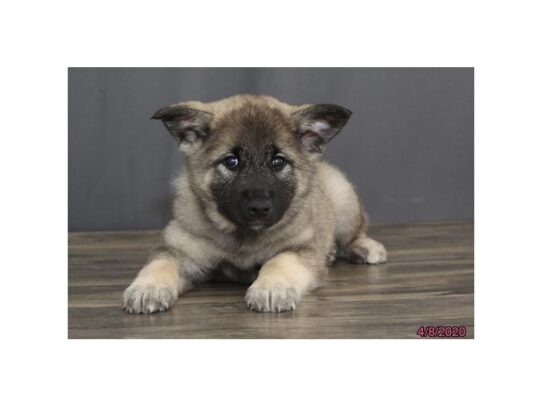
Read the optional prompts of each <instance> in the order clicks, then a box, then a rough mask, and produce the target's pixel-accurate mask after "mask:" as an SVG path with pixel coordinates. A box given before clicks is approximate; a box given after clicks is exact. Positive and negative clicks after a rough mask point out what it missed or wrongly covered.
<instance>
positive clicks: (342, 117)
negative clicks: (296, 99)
mask: <svg viewBox="0 0 542 407" xmlns="http://www.w3.org/2000/svg"><path fill="white" fill-rule="evenodd" d="M351 115H352V112H351V111H350V110H348V109H345V108H344V107H341V106H338V105H313V106H310V107H308V108H305V109H301V110H299V111H297V112H295V113H293V119H294V121H295V124H296V132H297V134H296V136H297V137H298V139H299V141H300V142H301V145H302V146H303V148H305V149H306V150H307V151H309V152H311V153H322V152H323V151H324V147H325V145H326V144H327V143H329V141H331V139H332V138H333V137H335V136H336V135H337V134H338V133H339V132H340V131H341V129H342V128H343V126H344V125H345V124H346V123H347V122H348V119H350V116H351Z"/></svg>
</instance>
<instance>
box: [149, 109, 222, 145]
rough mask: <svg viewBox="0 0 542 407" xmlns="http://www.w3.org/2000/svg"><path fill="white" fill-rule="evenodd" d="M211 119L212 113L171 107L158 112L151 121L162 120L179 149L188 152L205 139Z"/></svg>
mask: <svg viewBox="0 0 542 407" xmlns="http://www.w3.org/2000/svg"><path fill="white" fill-rule="evenodd" d="M212 117H213V115H212V113H209V112H205V111H203V110H197V109H192V108H189V107H186V106H185V105H171V106H167V107H164V108H162V109H160V110H158V111H157V112H156V113H155V114H154V115H153V116H152V117H151V119H156V120H162V122H163V123H164V125H165V126H166V128H167V129H168V130H169V131H170V133H171V134H172V135H173V137H175V140H176V141H177V145H179V148H180V149H181V150H183V151H185V152H189V151H190V150H193V149H194V148H195V147H197V146H198V145H200V144H201V143H202V142H203V141H204V140H205V138H206V137H207V134H208V132H209V125H210V123H211V119H212Z"/></svg>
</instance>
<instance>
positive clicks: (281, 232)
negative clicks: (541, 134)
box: [123, 95, 386, 313]
mask: <svg viewBox="0 0 542 407" xmlns="http://www.w3.org/2000/svg"><path fill="white" fill-rule="evenodd" d="M350 115H351V112H350V111H349V110H347V109H345V108H343V107H341V106H337V105H332V104H323V105H302V106H290V105H288V104H285V103H282V102H280V101H278V100H276V99H274V98H272V97H268V96H252V95H238V96H233V97H230V98H227V99H223V100H220V101H217V102H213V103H201V102H186V103H180V104H175V105H171V106H167V107H164V108H163V109H160V110H158V111H157V112H156V113H155V114H154V116H153V117H152V118H153V119H157V120H161V121H162V122H163V123H164V125H165V127H166V128H167V129H168V130H169V132H170V133H171V134H172V135H173V137H174V138H175V140H176V141H177V144H178V146H179V149H180V150H181V151H183V152H184V153H185V155H186V159H185V162H184V166H183V171H182V173H181V175H180V176H179V177H178V178H177V179H176V181H175V187H176V198H175V203H174V216H173V220H172V221H171V222H170V223H169V225H168V226H167V227H166V229H165V230H164V233H163V246H161V247H160V248H159V249H158V250H157V251H156V253H155V254H154V255H153V256H152V257H151V259H150V261H149V262H148V263H147V264H146V265H145V266H144V267H143V269H142V270H141V271H140V272H139V274H138V276H137V277H136V279H135V280H134V281H133V282H132V284H131V285H130V286H129V287H128V288H127V289H126V290H125V292H124V297H123V308H124V309H125V310H126V311H127V312H129V313H153V312H157V311H165V310H167V309H168V308H170V307H171V306H173V304H174V303H175V300H176V299H177V297H178V296H179V295H180V294H182V293H183V292H185V291H187V290H189V289H191V288H193V287H195V286H197V285H198V284H200V283H202V282H205V281H208V280H209V279H211V278H212V277H213V276H214V275H215V274H216V273H217V271H218V272H220V273H222V274H223V275H224V276H226V277H227V278H228V279H231V280H234V281H241V282H245V283H249V284H250V287H249V288H248V290H247V292H246V296H245V302H246V304H247V306H248V307H249V308H250V309H252V310H254V311H260V312H282V311H292V310H294V309H295V308H296V306H297V305H298V303H299V301H300V300H301V297H302V296H303V295H304V294H305V293H307V292H309V291H311V290H312V289H314V288H316V287H318V286H319V285H320V284H321V283H322V281H323V279H324V277H325V276H326V274H327V272H328V265H329V264H330V263H332V262H333V260H334V259H335V256H340V257H343V258H345V259H346V260H348V261H350V262H353V263H369V264H376V263H382V262H385V261H386V250H385V249H384V246H383V245H382V244H380V243H378V242H376V241H375V240H373V239H371V238H370V237H368V236H367V234H366V231H367V217H366V215H365V212H364V210H363V206H362V204H361V202H360V200H359V199H358V196H357V195H356V192H355V190H354V188H353V186H352V184H350V182H349V181H348V180H347V179H346V177H345V176H344V175H343V174H342V173H341V172H340V171H339V170H338V169H336V168H335V167H333V166H331V165H329V164H327V163H325V162H324V161H322V159H321V155H322V152H323V150H324V147H325V146H326V144H327V143H328V142H329V141H330V140H331V139H332V138H333V137H335V136H336V135H337V133H339V131H340V130H341V128H342V127H343V126H344V125H345V124H346V122H347V121H348V119H349V118H350Z"/></svg>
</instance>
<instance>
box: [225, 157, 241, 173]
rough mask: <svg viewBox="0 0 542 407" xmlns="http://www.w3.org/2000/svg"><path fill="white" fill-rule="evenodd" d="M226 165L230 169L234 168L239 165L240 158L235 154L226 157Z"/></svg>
mask: <svg viewBox="0 0 542 407" xmlns="http://www.w3.org/2000/svg"><path fill="white" fill-rule="evenodd" d="M224 165H225V166H226V167H228V168H229V169H230V170H233V169H235V168H236V167H237V166H238V165H239V158H237V157H236V156H234V155H229V156H227V157H226V158H225V159H224Z"/></svg>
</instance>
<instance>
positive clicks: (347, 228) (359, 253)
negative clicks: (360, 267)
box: [320, 163, 387, 264]
mask: <svg viewBox="0 0 542 407" xmlns="http://www.w3.org/2000/svg"><path fill="white" fill-rule="evenodd" d="M320 170H321V176H322V180H323V182H324V186H325V188H326V191H327V195H328V198H329V199H330V201H331V203H332V205H333V212H334V215H335V240H336V242H337V246H338V252H337V255H338V256H340V257H343V258H345V259H346V260H348V261H350V262H352V263H369V264H377V263H384V262H385V261H386V257H387V255H386V249H385V248H384V246H383V245H382V244H381V243H379V242H377V241H376V240H373V239H371V238H370V237H368V236H367V234H366V231H367V225H368V221H367V215H366V214H365V210H364V209H363V204H362V202H361V200H360V199H359V197H358V195H357V193H356V190H355V188H354V186H353V185H352V184H351V183H350V182H349V181H348V180H347V179H346V177H345V176H344V174H342V173H341V172H340V171H339V170H338V169H337V168H335V167H333V166H331V165H329V164H326V163H322V166H321V169H320Z"/></svg>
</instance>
